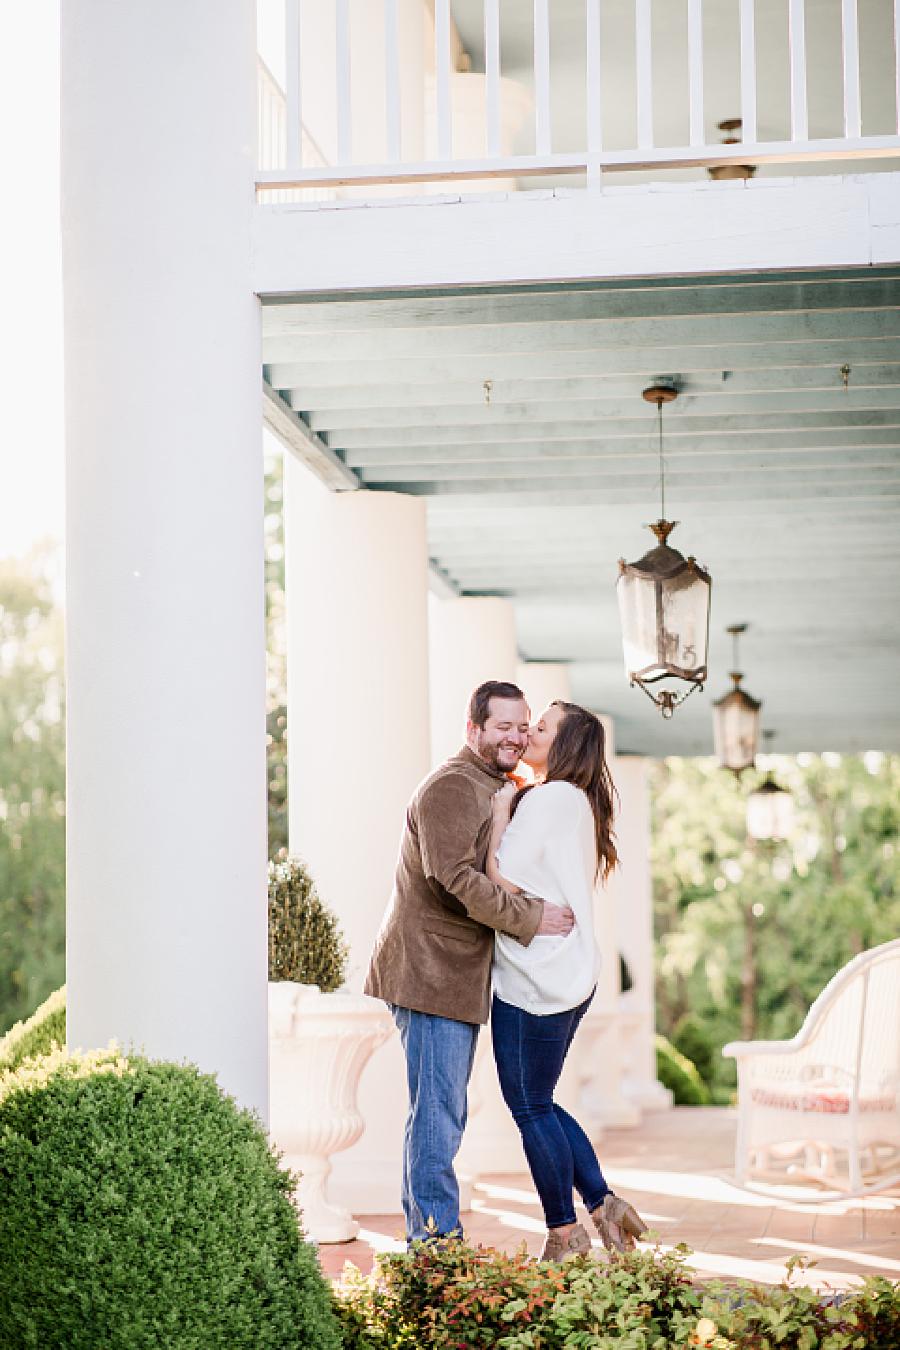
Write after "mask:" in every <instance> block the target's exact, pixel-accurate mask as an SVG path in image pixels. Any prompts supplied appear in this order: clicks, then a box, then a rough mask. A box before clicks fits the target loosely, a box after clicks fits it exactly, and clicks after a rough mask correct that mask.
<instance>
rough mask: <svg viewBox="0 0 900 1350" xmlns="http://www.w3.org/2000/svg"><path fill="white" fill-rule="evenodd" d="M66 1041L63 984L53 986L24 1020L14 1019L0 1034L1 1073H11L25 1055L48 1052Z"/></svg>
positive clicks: (34, 1055)
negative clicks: (17, 1020)
mask: <svg viewBox="0 0 900 1350" xmlns="http://www.w3.org/2000/svg"><path fill="white" fill-rule="evenodd" d="M65 1044H66V986H65V985H63V986H62V988H61V989H54V991H53V993H52V994H51V995H50V997H49V998H45V999H44V1001H43V1003H42V1004H41V1006H40V1007H39V1008H36V1009H35V1011H34V1012H33V1013H32V1015H31V1016H30V1017H29V1018H28V1019H27V1021H25V1022H16V1024H15V1026H14V1027H11V1028H10V1029H9V1031H8V1032H7V1033H6V1035H5V1036H3V1037H2V1038H0V1074H4V1073H12V1071H13V1070H14V1069H17V1068H18V1067H19V1065H20V1064H21V1063H22V1061H23V1060H25V1059H35V1058H36V1057H37V1056H38V1055H49V1054H50V1053H51V1051H53V1050H59V1049H63V1048H64V1047H65Z"/></svg>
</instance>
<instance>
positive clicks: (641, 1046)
mask: <svg viewBox="0 0 900 1350" xmlns="http://www.w3.org/2000/svg"><path fill="white" fill-rule="evenodd" d="M616 785H617V787H618V789H619V793H620V795H621V798H622V814H621V818H620V821H619V837H618V847H619V852H620V854H621V858H622V873H621V879H620V883H619V886H618V889H617V895H616V898H617V905H616V922H617V928H618V934H619V945H620V947H621V950H622V954H623V955H624V957H625V961H626V963H627V965H628V968H629V971H630V973H631V979H632V988H631V989H630V990H628V992H627V993H623V994H621V995H620V996H619V1020H620V1024H621V1029H622V1054H623V1081H622V1092H623V1095H624V1096H625V1097H626V1098H627V1099H628V1100H629V1101H631V1102H634V1104H635V1105H636V1106H638V1107H640V1108H641V1109H642V1110H644V1111H659V1110H666V1109H667V1108H668V1107H670V1106H671V1105H672V1094H671V1092H669V1090H668V1089H667V1088H664V1087H663V1085H662V1083H660V1082H659V1081H658V1080H657V1077H656V1048H655V1045H654V1031H655V1029H656V1013H655V999H654V991H653V887H652V879H651V872H650V795H649V792H648V785H647V761H646V759H643V758H641V757H640V756H637V755H628V756H624V757H622V758H621V759H619V760H618V761H617V771H616Z"/></svg>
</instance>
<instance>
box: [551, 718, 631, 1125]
mask: <svg viewBox="0 0 900 1350" xmlns="http://www.w3.org/2000/svg"><path fill="white" fill-rule="evenodd" d="M600 720H601V721H602V723H603V727H604V730H605V732H606V759H607V763H608V765H609V770H610V773H611V774H612V778H613V782H614V783H615V784H616V786H617V787H618V782H619V765H620V764H621V760H620V759H619V758H618V757H617V755H616V738H615V727H614V724H613V720H612V718H611V717H608V716H606V715H605V714H601V715H600ZM620 828H621V815H620V816H619V817H618V819H617V820H616V825H615V829H616V846H617V847H618V833H619V830H620ZM620 885H621V881H620V873H619V870H618V869H616V871H614V872H613V874H612V876H611V877H610V878H609V879H608V880H607V881H606V882H605V884H603V885H599V884H598V886H597V889H596V892H595V895H594V928H595V932H596V935H597V945H598V946H599V948H600V952H601V956H602V960H601V965H600V977H599V979H598V981H597V992H596V994H595V995H594V1001H593V1003H592V1004H591V1008H590V1011H589V1012H588V1014H587V1016H586V1017H585V1019H584V1022H583V1023H582V1025H581V1029H580V1031H579V1037H578V1040H577V1041H576V1042H575V1043H574V1044H573V1051H574V1052H575V1055H574V1059H573V1056H572V1055H570V1056H569V1058H570V1060H572V1064H571V1066H570V1065H568V1064H567V1066H566V1067H567V1071H568V1072H569V1073H570V1074H571V1075H572V1078H573V1081H574V1082H575V1083H577V1084H578V1093H579V1096H578V1097H577V1099H574V1100H577V1103H578V1106H579V1107H580V1109H581V1111H582V1112H583V1114H584V1115H585V1117H586V1120H584V1121H583V1122H582V1123H583V1124H584V1125H585V1127H586V1128H588V1129H589V1131H590V1132H591V1133H592V1135H593V1137H594V1138H595V1139H596V1138H597V1137H598V1136H599V1134H600V1132H601V1131H602V1130H603V1129H604V1128H605V1127H606V1126H611V1127H613V1128H625V1127H628V1126H632V1125H637V1124H638V1123H639V1122H640V1112H639V1111H638V1109H637V1108H636V1107H635V1106H634V1104H633V1103H632V1102H630V1101H629V1100H628V1099H627V1098H626V1097H625V1096H624V1094H623V1091H622V1076H623V1066H622V1045H621V1034H620V1030H621V1029H620V1025H619V986H620V981H619V932H618V927H619V922H618V918H619V911H620V903H619V900H618V896H619V890H620ZM565 1104H566V1105H568V1103H565ZM588 1122H590V1124H589V1125H588Z"/></svg>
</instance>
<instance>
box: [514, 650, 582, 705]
mask: <svg viewBox="0 0 900 1350" xmlns="http://www.w3.org/2000/svg"><path fill="white" fill-rule="evenodd" d="M516 683H517V684H518V686H519V688H520V689H521V690H522V692H523V693H524V695H525V697H526V698H527V699H528V706H529V708H530V709H531V716H532V719H534V718H536V717H540V715H541V713H542V712H543V711H544V709H545V708H548V707H549V706H550V704H551V703H555V702H556V701H557V699H561V700H562V701H563V702H564V703H569V702H571V699H572V687H571V683H570V681H569V667H568V666H567V665H566V664H565V663H564V662H562V661H520V662H519V666H518V670H517V673H516Z"/></svg>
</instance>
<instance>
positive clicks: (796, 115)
mask: <svg viewBox="0 0 900 1350" xmlns="http://www.w3.org/2000/svg"><path fill="white" fill-rule="evenodd" d="M789 14H790V20H789V35H790V36H789V41H790V49H791V140H792V141H808V140H809V114H808V111H807V103H806V5H805V0H790V10H789Z"/></svg>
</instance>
